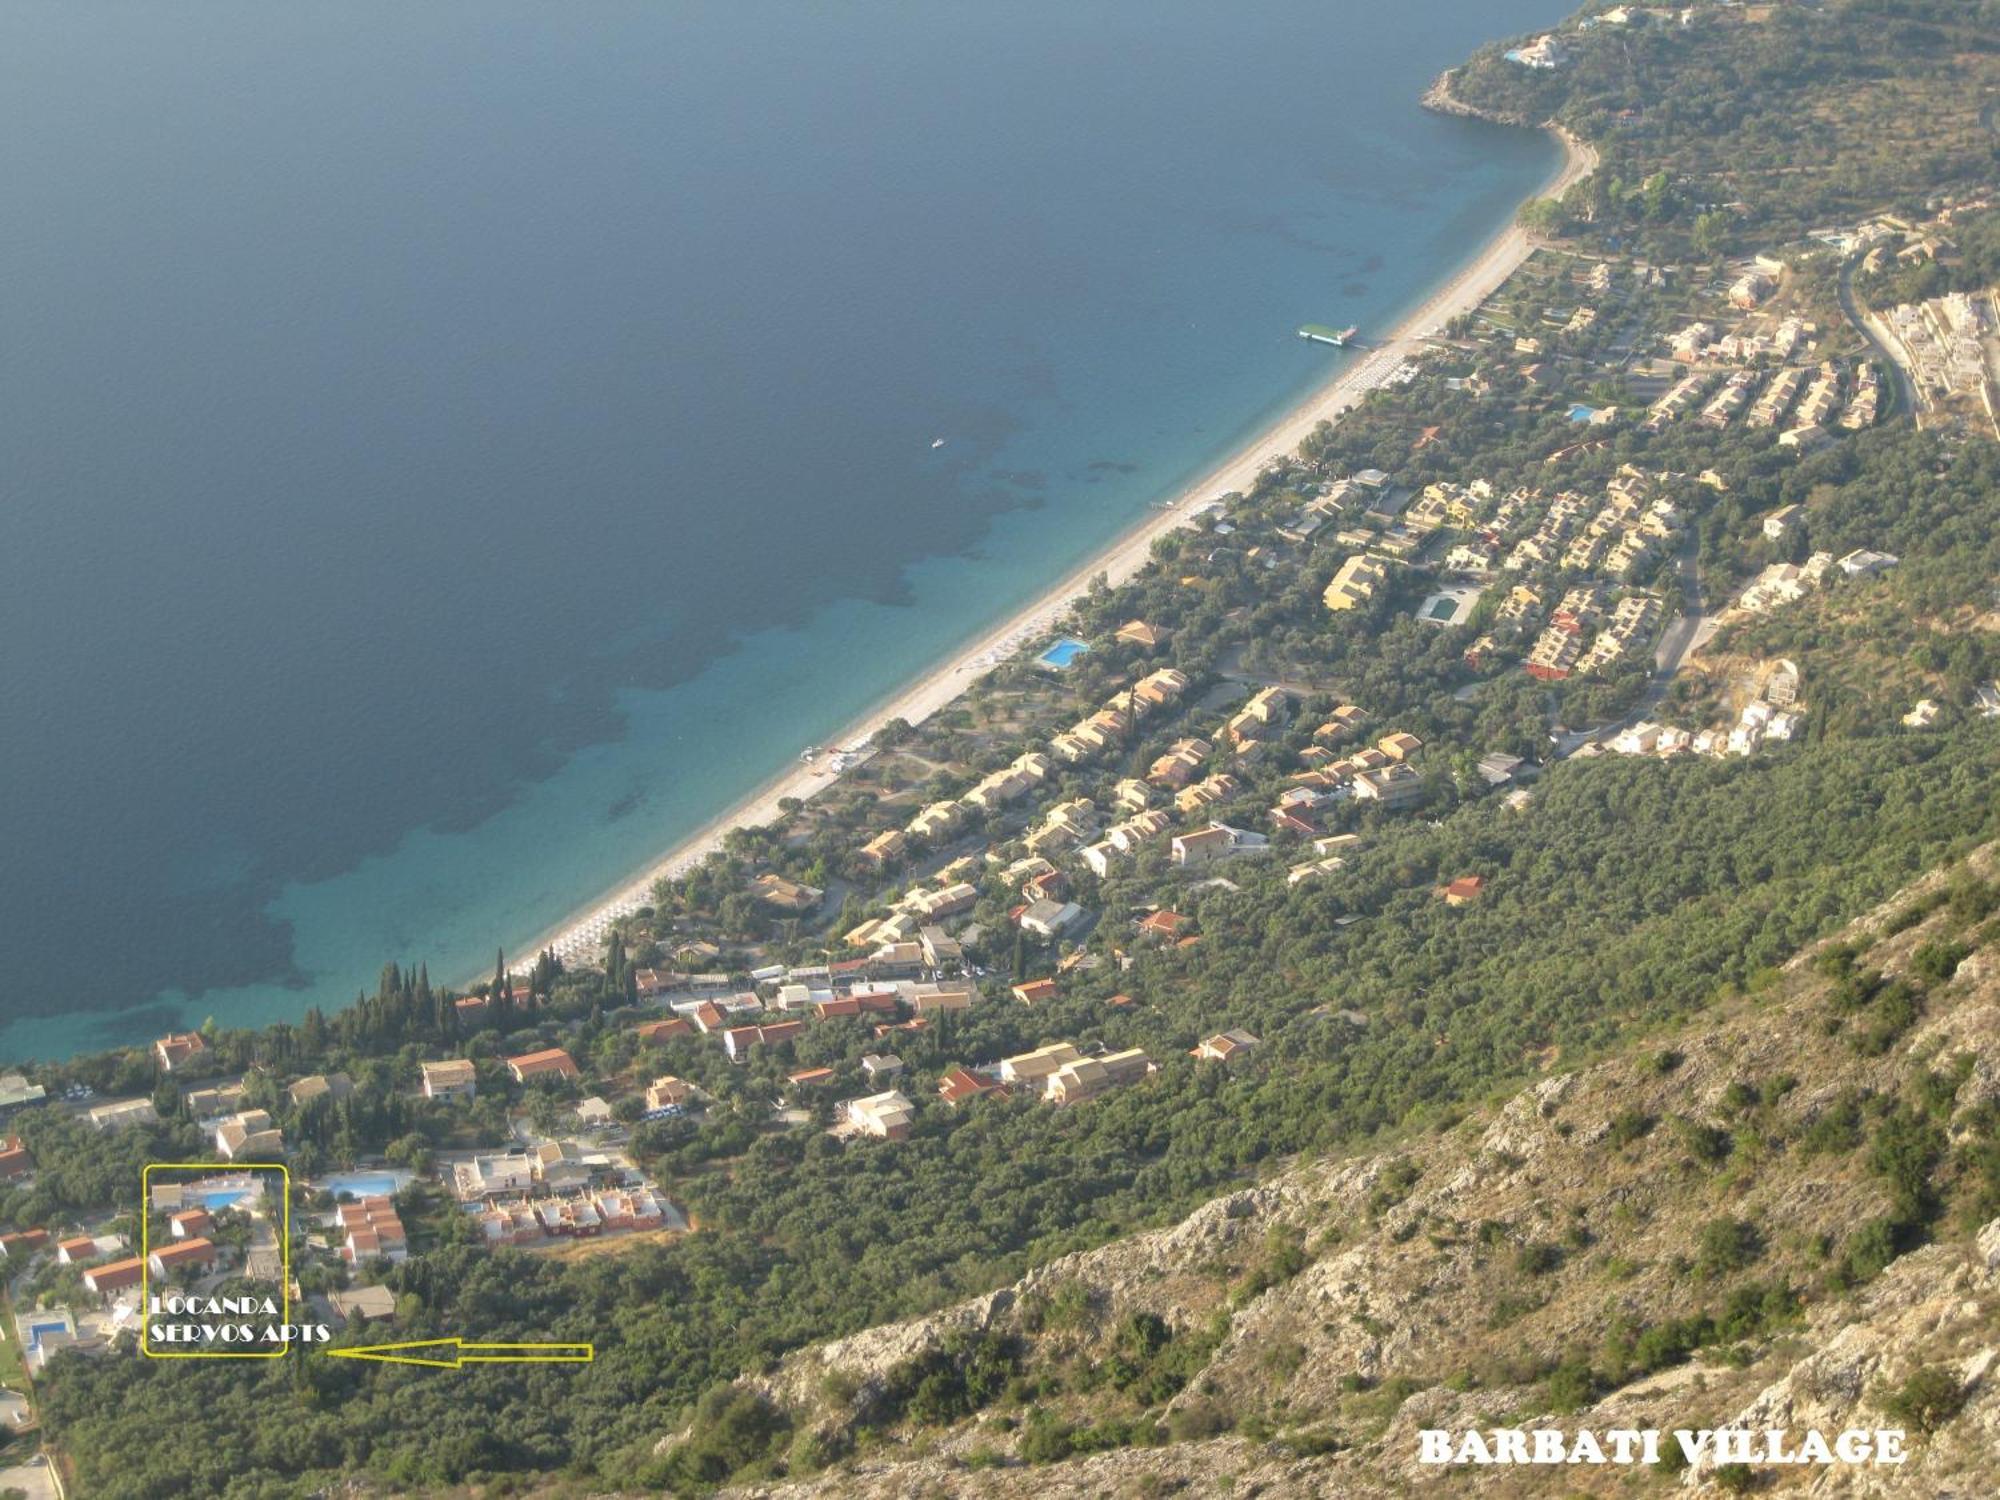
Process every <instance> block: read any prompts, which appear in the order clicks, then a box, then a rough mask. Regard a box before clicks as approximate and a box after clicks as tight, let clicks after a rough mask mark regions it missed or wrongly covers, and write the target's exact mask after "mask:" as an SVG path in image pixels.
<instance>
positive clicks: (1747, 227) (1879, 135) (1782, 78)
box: [1453, 0, 2000, 259]
mask: <svg viewBox="0 0 2000 1500" xmlns="http://www.w3.org/2000/svg"><path fill="white" fill-rule="evenodd" d="M1692 9H1693V16H1694V20H1693V24H1691V25H1689V26H1685V27H1683V26H1678V25H1674V24H1670V23H1662V22H1660V21H1658V20H1653V19H1650V18H1648V19H1647V20H1644V21H1642V22H1641V23H1640V24H1636V25H1631V26H1609V25H1600V26H1596V27H1594V28H1592V29H1590V30H1588V31H1578V30H1575V29H1573V28H1568V27H1566V28H1565V29H1564V30H1563V32H1562V38H1563V45H1564V49H1565V52H1566V61H1565V63H1564V65H1563V66H1561V67H1559V68H1555V69H1551V70H1534V69H1528V68H1523V67H1521V66H1519V65H1517V64H1515V63H1512V62H1509V61H1507V60H1506V59H1505V58H1504V57H1503V56H1502V50H1503V49H1502V48H1500V47H1498V46H1495V47H1492V48H1488V49H1485V50H1484V51H1482V52H1481V53H1480V54H1479V55H1478V57H1476V58H1475V59H1474V60H1473V62H1471V63H1470V64H1468V65H1467V67H1465V68H1464V69H1462V70H1461V71H1460V72H1459V73H1458V74H1457V75H1456V76H1455V77H1454V80H1453V92H1454V93H1455V94H1456V96H1457V97H1458V98H1459V99H1460V100H1461V101H1462V102H1464V103H1466V104H1468V105H1471V106H1473V107H1475V108H1478V109H1481V110H1485V111H1488V112H1491V113H1494V114H1496V115H1500V116H1502V117H1505V118H1508V119H1514V120H1519V121H1522V122H1539V121H1541V120H1545V119H1549V118H1554V119H1557V120H1560V121H1561V122H1563V123H1564V124H1565V125H1567V126H1569V127H1570V128H1571V129H1573V130H1575V131H1577V132H1578V133H1579V134H1581V135H1583V136H1584V137H1586V138H1587V139H1589V140H1590V141H1591V142H1593V143H1594V144H1596V145H1597V146H1598V147H1599V148H1600V150H1601V152H1602V153H1603V164H1604V165H1603V170H1601V171H1599V172H1598V173H1597V174H1596V175H1595V176H1593V177H1591V178H1589V179H1587V180H1586V181H1584V182H1582V183H1579V184H1578V185H1577V186H1576V187H1575V188H1574V189H1572V190H1571V192H1570V193H1569V194H1568V195H1567V196H1566V197H1565V198H1564V199H1563V202H1562V205H1561V210H1560V212H1558V213H1548V212H1544V213H1543V214H1542V215H1541V216H1540V217H1539V219H1538V224H1537V227H1540V228H1544V229H1548V228H1568V229H1570V230H1572V231H1573V232H1575V233H1578V234H1580V235H1585V236H1588V237H1590V238H1592V239H1593V240H1596V241H1599V242H1602V243H1605V244H1608V245H1615V246H1629V247H1635V248H1637V249H1638V250H1639V251H1640V252H1641V253H1644V254H1647V255H1652V256H1655V257H1660V258H1666V259H1675V258H1679V257H1682V256H1686V255H1690V254H1692V255H1694V256H1697V257H1707V256H1710V255H1713V254H1715V253H1717V252H1719V251H1721V250H1723V249H1725V248H1729V247H1732V246H1737V247H1740V246H1742V245H1744V244H1757V243H1759V242H1761V244H1762V245H1763V246H1771V245H1776V244H1784V243H1787V242H1789V241H1793V240H1797V239H1799V238H1801V237H1802V236H1804V235H1805V234H1806V233H1807V232H1808V231H1809V230H1812V229H1815V228H1821V227H1826V226H1828V225H1833V224H1838V223H1840V222H1842V221H1848V222H1851V221H1852V220H1853V219H1854V218H1856V217H1857V216H1860V215H1863V214H1868V213H1874V212H1878V211H1880V210H1883V209H1897V210H1904V211H1916V210H1920V209H1921V208H1922V206H1923V204H1924V203H1925V201H1926V199H1927V198H1929V197H1931V196H1932V195H1935V194H1939V193H1946V192H1951V191H1953V190H1964V189H1967V188H1972V187H1982V186H1985V185H1986V184H1987V183H1988V182H1990V180H1991V178H1992V174H1993V167H1994V140H1993V135H1992V131H1991V127H1990V126H1989V124H1988V122H1987V120H1986V118H1985V115H1984V112H1983V106H1982V105H1981V103H1980V100H1981V97H1982V95H1983V94H1984V93H1985V91H1986V90H1987V89H1988V88H1989V87H1991V85H1992V83H1993V81H1994V77H1995V69H1996V65H2000V12H1996V11H1995V9H1994V8H1993V7H1992V6H1991V5H1990V4H1978V3H1962V0H1830V3H1828V4H1825V5H1814V6H1805V5H1786V4H1778V5H1760V6H1743V7H1726V6H1721V5H1703V4H1697V5H1695V6H1694V7H1693V8H1692Z"/></svg>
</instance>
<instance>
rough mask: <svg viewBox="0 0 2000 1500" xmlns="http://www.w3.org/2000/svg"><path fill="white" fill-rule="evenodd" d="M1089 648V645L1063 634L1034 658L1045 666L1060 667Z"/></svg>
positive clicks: (1066, 664)
mask: <svg viewBox="0 0 2000 1500" xmlns="http://www.w3.org/2000/svg"><path fill="white" fill-rule="evenodd" d="M1089 649H1090V647H1089V646H1087V645H1085V644H1084V643H1083V642H1082V641H1073V640H1071V639H1070V638H1069V637H1068V636H1064V637H1063V638H1062V639H1061V640H1059V641H1057V642H1056V643H1055V644H1054V645H1053V646H1051V647H1049V649H1048V650H1046V651H1044V652H1043V653H1042V654H1041V655H1040V656H1038V657H1036V658H1035V660H1037V661H1039V662H1040V663H1041V664H1042V665H1043V666H1045V667H1056V668H1062V667H1066V666H1068V665H1069V664H1070V663H1071V662H1073V661H1075V660H1076V659H1077V658H1078V657H1079V656H1081V655H1083V653H1084V652H1086V651H1088V650H1089Z"/></svg>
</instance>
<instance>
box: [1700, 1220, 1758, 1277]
mask: <svg viewBox="0 0 2000 1500" xmlns="http://www.w3.org/2000/svg"><path fill="white" fill-rule="evenodd" d="M1763 1253H1764V1236H1763V1235H1762V1234H1760V1233H1758V1230H1757V1226H1756V1225H1755V1224H1752V1223H1751V1222H1750V1221H1749V1220H1748V1219H1730V1218H1722V1219H1710V1220H1709V1221H1708V1223H1706V1224H1704V1225H1703V1226H1702V1230H1701V1240H1700V1246H1699V1249H1698V1251H1697V1253H1696V1256H1695V1270H1696V1271H1697V1272H1698V1273H1699V1274H1701V1275H1703V1276H1723V1275H1727V1274H1728V1273H1729V1272H1731V1271H1740V1270H1742V1269H1743V1268H1744V1267H1745V1266H1747V1265H1749V1264H1750V1262H1751V1261H1753V1260H1755V1259H1756V1258H1757V1257H1758V1256H1760V1255H1762V1254H1763Z"/></svg>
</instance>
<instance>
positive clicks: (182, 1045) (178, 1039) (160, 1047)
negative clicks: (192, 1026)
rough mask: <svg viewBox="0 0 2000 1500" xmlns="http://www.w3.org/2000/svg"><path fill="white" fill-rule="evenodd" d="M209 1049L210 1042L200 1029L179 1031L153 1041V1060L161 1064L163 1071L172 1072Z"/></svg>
mask: <svg viewBox="0 0 2000 1500" xmlns="http://www.w3.org/2000/svg"><path fill="white" fill-rule="evenodd" d="M207 1050H208V1043H207V1042H206V1041H204V1040H203V1039H202V1035H201V1033H200V1032H199V1031H177V1032H175V1033H174V1034H173V1035H172V1036H163V1037H161V1038H160V1039H159V1040H158V1041H157V1042H155V1043H153V1061H155V1062H156V1063H158V1064H159V1065H160V1069H161V1071H162V1072H166V1073H171V1072H173V1071H174V1069H176V1068H180V1067H185V1066H186V1065H187V1064H188V1063H189V1062H190V1061H192V1060H193V1059H194V1058H197V1057H199V1056H201V1054H202V1053H204V1052H206V1051H207Z"/></svg>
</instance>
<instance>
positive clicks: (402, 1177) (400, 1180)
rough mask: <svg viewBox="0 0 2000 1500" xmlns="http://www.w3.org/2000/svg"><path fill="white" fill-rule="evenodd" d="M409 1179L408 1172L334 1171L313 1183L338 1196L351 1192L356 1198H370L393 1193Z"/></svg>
mask: <svg viewBox="0 0 2000 1500" xmlns="http://www.w3.org/2000/svg"><path fill="white" fill-rule="evenodd" d="M409 1180H410V1174H409V1173H408V1172H390V1171H381V1172H336V1173H335V1174H334V1175H333V1176H331V1177H323V1178H321V1179H320V1180H319V1182H318V1183H316V1184H315V1186H317V1187H322V1188H324V1189H326V1191H327V1192H329V1193H331V1194H333V1196H334V1197H336V1198H338V1197H339V1196H340V1195H341V1194H342V1193H351V1194H353V1196H355V1197H356V1198H372V1197H375V1196H376V1195H378V1194H388V1193H393V1192H395V1191H396V1190H397V1189H399V1188H400V1187H402V1186H403V1184H404V1183H406V1182H408V1181H409Z"/></svg>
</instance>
